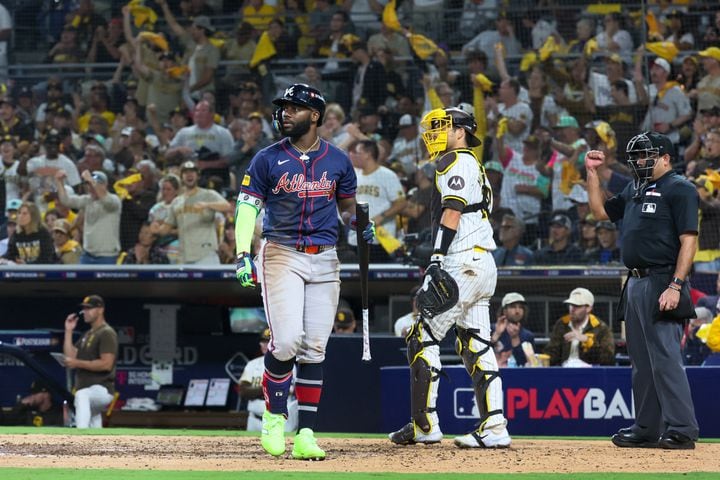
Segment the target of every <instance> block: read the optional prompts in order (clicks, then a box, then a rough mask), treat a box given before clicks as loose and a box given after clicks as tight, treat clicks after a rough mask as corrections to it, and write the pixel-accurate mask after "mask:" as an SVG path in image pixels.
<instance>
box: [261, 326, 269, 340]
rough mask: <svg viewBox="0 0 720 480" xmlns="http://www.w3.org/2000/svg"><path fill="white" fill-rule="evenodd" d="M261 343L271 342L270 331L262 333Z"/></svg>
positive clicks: (266, 330)
mask: <svg viewBox="0 0 720 480" xmlns="http://www.w3.org/2000/svg"><path fill="white" fill-rule="evenodd" d="M260 341H261V342H269V341H270V329H269V328H266V329H265V330H263V331H262V332H260Z"/></svg>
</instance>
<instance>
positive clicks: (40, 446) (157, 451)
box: [0, 434, 720, 473]
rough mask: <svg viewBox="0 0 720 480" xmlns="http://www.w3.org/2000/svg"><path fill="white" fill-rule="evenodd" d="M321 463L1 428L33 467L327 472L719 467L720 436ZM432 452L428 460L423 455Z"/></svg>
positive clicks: (243, 440)
mask: <svg viewBox="0 0 720 480" xmlns="http://www.w3.org/2000/svg"><path fill="white" fill-rule="evenodd" d="M318 443H319V444H320V446H321V447H322V448H324V449H325V451H326V452H327V459H326V460H325V461H323V462H302V461H298V460H293V459H292V458H290V457H289V453H290V450H291V447H290V445H289V442H288V454H287V455H286V456H285V457H280V458H273V457H270V456H268V455H267V454H266V453H265V452H264V451H263V450H262V448H261V447H260V441H259V439H258V438H255V437H193V436H187V437H181V436H176V437H169V436H130V435H123V436H115V435H113V436H103V435H88V436H80V435H35V434H32V435H0V464H1V465H2V466H3V467H30V468H53V467H55V468H99V467H102V468H117V469H142V470H148V469H150V470H223V471H243V470H260V471H281V470H302V471H323V472H399V473H412V472H417V473H446V472H463V471H465V472H472V471H475V470H476V469H477V468H478V465H479V464H478V463H477V462H478V461H482V471H483V472H484V473H523V472H558V473H573V472H646V473H647V472H678V473H679V472H695V471H704V472H707V471H718V472H720V463H718V462H717V459H718V458H720V443H699V444H698V445H697V448H696V449H695V450H678V451H670V450H659V449H619V448H617V447H615V446H613V445H612V444H611V443H610V441H609V440H608V441H591V440H537V439H532V440H523V439H515V440H514V441H513V444H512V447H510V448H508V449H503V450H480V449H465V450H461V449H458V448H457V447H455V446H454V445H453V444H452V440H451V439H446V440H443V442H442V443H440V444H438V445H431V446H424V445H414V446H397V445H393V444H391V443H390V441H389V440H385V439H359V438H320V439H319V441H318ZM425 455H427V458H429V459H432V461H431V462H424V461H423V462H419V461H418V457H419V456H420V457H422V456H425Z"/></svg>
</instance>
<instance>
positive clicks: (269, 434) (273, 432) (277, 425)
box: [260, 410, 285, 457]
mask: <svg viewBox="0 0 720 480" xmlns="http://www.w3.org/2000/svg"><path fill="white" fill-rule="evenodd" d="M262 420H263V421H262V432H261V434H260V443H262V446H263V448H264V449H265V451H266V452H267V453H269V454H270V455H272V456H274V457H279V456H280V455H282V454H283V453H285V415H283V414H282V413H270V412H268V411H267V410H266V411H265V413H263V417H262Z"/></svg>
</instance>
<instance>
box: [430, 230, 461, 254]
mask: <svg viewBox="0 0 720 480" xmlns="http://www.w3.org/2000/svg"><path fill="white" fill-rule="evenodd" d="M456 233H457V230H453V229H452V228H449V227H446V226H444V225H440V228H438V231H437V237H435V248H434V250H433V253H442V254H443V255H447V252H448V249H449V248H450V244H451V243H452V241H453V239H454V238H455V234H456Z"/></svg>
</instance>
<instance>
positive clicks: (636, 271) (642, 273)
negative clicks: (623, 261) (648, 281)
mask: <svg viewBox="0 0 720 480" xmlns="http://www.w3.org/2000/svg"><path fill="white" fill-rule="evenodd" d="M674 270H675V265H662V266H656V267H646V268H631V269H630V270H628V273H629V274H630V275H631V276H633V277H637V278H643V277H647V276H648V275H650V274H653V273H668V272H671V271H674Z"/></svg>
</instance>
